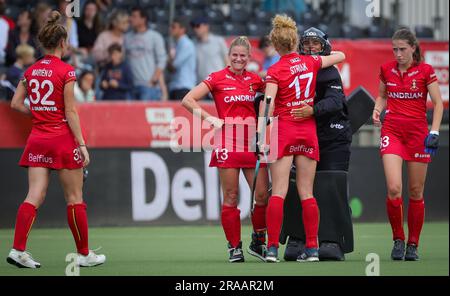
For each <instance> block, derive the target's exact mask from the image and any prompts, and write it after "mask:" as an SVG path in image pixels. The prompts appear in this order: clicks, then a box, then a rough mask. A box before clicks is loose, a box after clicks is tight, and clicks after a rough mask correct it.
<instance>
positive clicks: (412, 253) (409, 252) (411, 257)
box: [405, 244, 419, 261]
mask: <svg viewBox="0 0 450 296" xmlns="http://www.w3.org/2000/svg"><path fill="white" fill-rule="evenodd" d="M418 260H419V253H418V252H417V246H416V245H415V244H408V245H407V246H406V254H405V261H418Z"/></svg>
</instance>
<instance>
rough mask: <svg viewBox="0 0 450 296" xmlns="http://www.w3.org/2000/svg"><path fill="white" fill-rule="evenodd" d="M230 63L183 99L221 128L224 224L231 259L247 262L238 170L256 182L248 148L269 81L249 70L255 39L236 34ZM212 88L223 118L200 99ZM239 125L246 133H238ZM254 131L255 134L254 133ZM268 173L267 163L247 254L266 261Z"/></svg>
mask: <svg viewBox="0 0 450 296" xmlns="http://www.w3.org/2000/svg"><path fill="white" fill-rule="evenodd" d="M229 58H230V66H228V67H226V68H225V69H223V70H221V71H218V72H214V73H211V74H210V75H209V76H208V77H207V78H206V79H205V80H203V82H201V83H200V84H199V85H197V86H196V87H195V88H194V89H192V90H191V91H190V92H189V93H188V94H187V95H186V96H185V97H184V99H183V105H184V106H185V107H186V108H187V109H188V110H189V111H191V112H192V113H194V114H196V115H199V116H201V118H202V119H205V120H206V121H208V122H210V123H211V124H212V125H213V126H214V127H215V128H216V129H218V132H217V133H216V135H217V137H216V138H215V139H216V140H217V141H215V146H214V150H213V153H212V155H211V162H210V166H211V167H217V168H218V169H219V177H220V182H221V187H222V191H223V205H222V214H221V220H222V226H223V230H224V232H225V236H226V239H227V240H228V251H229V261H230V262H243V261H244V255H243V252H242V242H241V222H240V210H239V209H238V207H237V206H238V195H239V174H240V171H241V170H242V172H243V173H244V176H245V178H246V180H247V183H248V184H249V186H252V182H253V177H254V170H255V164H256V160H257V158H256V155H255V153H254V152H252V151H251V149H249V146H250V144H251V130H252V129H253V131H255V130H256V116H257V115H256V112H255V108H254V101H255V96H256V92H262V91H263V89H264V83H263V81H262V80H261V78H259V76H258V75H257V74H255V73H252V72H248V71H247V70H246V69H245V68H246V66H247V63H248V61H249V58H250V42H249V40H248V38H247V37H238V38H236V39H235V40H234V41H233V42H232V43H231V46H230V50H229ZM209 92H211V94H212V96H213V98H214V102H215V105H216V109H217V113H218V117H214V116H211V115H210V114H208V113H207V112H206V111H205V110H203V109H202V108H201V107H200V105H199V104H198V101H199V100H200V99H201V98H203V97H205V96H206V95H207V94H208V93H209ZM240 128H243V129H244V133H243V134H242V135H241V136H239V132H237V130H239V129H240ZM253 134H254V132H253ZM268 182H269V181H268V175H267V170H266V168H265V167H261V171H260V173H259V174H258V177H257V181H256V183H257V186H256V194H255V202H256V205H255V209H254V212H253V214H252V216H251V219H252V224H253V231H254V232H253V234H252V242H251V244H250V246H249V248H248V252H249V253H250V254H251V255H253V256H256V257H258V258H259V259H261V260H264V258H265V251H266V248H265V235H266V234H265V233H266V221H265V212H266V205H267V197H268V193H267V192H268Z"/></svg>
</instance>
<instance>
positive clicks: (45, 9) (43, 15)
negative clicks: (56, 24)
mask: <svg viewBox="0 0 450 296" xmlns="http://www.w3.org/2000/svg"><path fill="white" fill-rule="evenodd" d="M51 11H52V9H51V7H50V6H49V5H48V4H47V3H45V2H39V3H38V4H37V5H36V7H35V8H34V10H33V23H32V24H31V32H33V34H35V35H37V34H38V33H39V31H40V29H41V28H42V27H43V26H44V25H45V24H46V23H47V18H48V16H49V15H50V12H51Z"/></svg>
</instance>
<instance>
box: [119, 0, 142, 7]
mask: <svg viewBox="0 0 450 296" xmlns="http://www.w3.org/2000/svg"><path fill="white" fill-rule="evenodd" d="M113 5H114V6H115V7H118V8H122V9H131V8H132V7H134V6H137V5H138V0H114V2H113Z"/></svg>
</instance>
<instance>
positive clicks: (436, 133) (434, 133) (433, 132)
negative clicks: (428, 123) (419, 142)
mask: <svg viewBox="0 0 450 296" xmlns="http://www.w3.org/2000/svg"><path fill="white" fill-rule="evenodd" d="M430 135H436V136H439V132H438V131H430Z"/></svg>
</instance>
